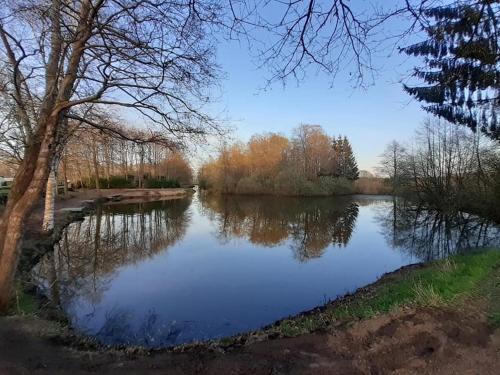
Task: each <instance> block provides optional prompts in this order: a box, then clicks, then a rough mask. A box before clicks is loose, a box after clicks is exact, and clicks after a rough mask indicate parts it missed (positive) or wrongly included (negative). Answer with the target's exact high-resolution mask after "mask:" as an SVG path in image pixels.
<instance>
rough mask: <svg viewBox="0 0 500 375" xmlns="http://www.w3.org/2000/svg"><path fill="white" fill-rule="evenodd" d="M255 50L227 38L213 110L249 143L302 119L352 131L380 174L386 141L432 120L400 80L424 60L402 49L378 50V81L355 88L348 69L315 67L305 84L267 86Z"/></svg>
mask: <svg viewBox="0 0 500 375" xmlns="http://www.w3.org/2000/svg"><path fill="white" fill-rule="evenodd" d="M387 27H388V28H389V29H391V30H396V29H401V28H402V27H403V28H404V27H406V24H405V20H402V19H399V20H398V19H394V20H393V21H391V23H390V24H388V26H387ZM419 38H422V35H418V34H417V35H416V36H413V37H412V39H413V41H415V40H418V39H419ZM403 43H406V44H408V43H410V42H409V41H408V40H407V41H405V42H403ZM252 54H253V51H252V52H251V51H249V49H248V46H246V45H245V44H244V43H239V42H228V41H225V42H223V43H222V44H221V45H219V47H218V51H217V61H218V63H219V64H220V66H221V69H222V71H223V72H224V73H225V75H226V77H225V79H224V80H223V81H222V82H221V87H222V94H221V95H220V97H219V98H218V99H217V101H216V103H215V105H214V106H213V109H214V110H215V111H216V112H218V111H220V112H222V113H223V114H224V116H225V117H226V118H227V119H228V120H229V124H230V125H231V126H232V127H233V128H234V129H235V131H234V133H233V134H232V137H233V138H235V139H239V140H241V141H247V140H248V139H249V138H250V137H251V136H252V135H254V134H259V133H265V132H277V133H282V134H284V135H286V136H290V135H291V133H292V129H293V128H295V127H297V126H298V125H300V124H314V125H321V126H322V127H323V128H324V130H325V131H326V132H327V133H328V134H329V135H331V136H338V135H345V136H347V137H348V138H349V140H350V141H351V144H352V146H353V149H354V152H355V154H356V157H357V160H358V165H359V168H360V169H361V170H369V171H372V172H373V171H374V170H375V167H376V166H377V165H378V163H379V158H378V156H379V155H380V154H381V153H382V152H383V150H384V148H385V146H386V144H388V143H389V142H390V141H392V140H394V139H396V140H399V141H403V142H404V141H406V140H408V139H409V138H411V136H412V134H413V133H414V131H415V129H416V128H417V127H418V126H419V124H421V123H422V121H423V120H424V118H425V117H426V113H425V111H423V110H422V109H421V105H420V103H418V102H416V101H415V100H413V99H411V98H410V97H409V95H408V94H406V93H405V92H404V91H403V86H402V83H401V80H403V79H406V78H407V77H408V76H409V72H410V70H411V68H413V67H414V66H415V65H418V63H419V61H417V60H415V59H413V58H408V57H407V56H404V55H400V54H398V53H397V52H394V53H389V52H387V51H384V50H382V51H377V52H376V53H375V55H374V58H373V64H374V66H375V67H376V68H377V70H376V73H375V79H374V81H373V85H371V86H369V87H367V88H354V82H353V81H352V80H350V79H349V73H348V69H345V70H341V71H340V72H339V73H338V75H337V76H336V78H335V80H334V81H333V83H332V77H331V76H328V75H327V74H326V73H317V69H314V68H311V69H310V70H309V71H307V76H306V78H305V79H303V80H301V81H300V82H298V83H297V82H296V81H293V80H291V81H288V82H287V84H286V86H284V87H283V85H282V84H281V83H279V82H278V83H275V84H273V85H272V86H270V87H268V88H266V89H265V90H263V89H262V88H263V87H264V86H265V84H266V78H269V77H270V72H269V71H266V69H265V68H262V69H259V68H258V67H257V65H258V64H257V63H258V62H257V63H256V61H255V59H253V57H254V56H253V55H252Z"/></svg>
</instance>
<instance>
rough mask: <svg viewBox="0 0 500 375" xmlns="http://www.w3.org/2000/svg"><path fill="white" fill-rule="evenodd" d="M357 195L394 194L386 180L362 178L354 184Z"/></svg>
mask: <svg viewBox="0 0 500 375" xmlns="http://www.w3.org/2000/svg"><path fill="white" fill-rule="evenodd" d="M354 191H355V193H356V194H371V195H377V194H378V195H386V194H392V187H391V186H390V184H389V183H388V181H387V180H386V179H383V178H377V177H361V178H360V179H358V180H357V181H356V182H355V183H354Z"/></svg>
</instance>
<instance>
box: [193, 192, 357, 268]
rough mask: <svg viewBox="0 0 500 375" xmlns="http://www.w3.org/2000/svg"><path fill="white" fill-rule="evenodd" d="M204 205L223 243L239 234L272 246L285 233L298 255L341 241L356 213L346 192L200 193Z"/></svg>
mask: <svg viewBox="0 0 500 375" xmlns="http://www.w3.org/2000/svg"><path fill="white" fill-rule="evenodd" d="M201 203H202V207H203V211H204V213H205V214H206V215H208V216H209V217H210V220H211V221H213V222H214V223H216V227H217V231H216V232H217V234H216V235H217V238H219V239H220V240H221V241H222V242H223V243H226V242H227V241H229V240H231V239H233V238H234V237H242V238H245V239H247V240H248V241H250V242H251V243H253V244H256V245H262V246H266V247H274V246H278V245H280V244H282V243H283V242H284V241H285V240H288V239H290V240H291V241H290V242H291V244H290V247H291V248H292V250H293V253H294V256H295V258H296V259H298V260H300V261H306V260H308V259H311V258H317V257H320V256H321V255H322V254H323V253H324V251H325V250H326V249H327V247H328V246H330V245H334V246H338V247H342V246H346V245H347V244H348V242H349V240H350V238H351V235H352V231H353V229H354V226H355V224H356V218H357V217H358V212H359V209H358V204H357V203H356V202H354V201H353V200H352V199H351V198H335V199H334V198H307V199H304V198H295V197H282V198H279V199H277V198H276V197H270V196H264V197H259V198H258V199H256V198H255V197H245V196H243V197H241V196H223V197H220V196H216V195H210V194H206V195H202V197H201Z"/></svg>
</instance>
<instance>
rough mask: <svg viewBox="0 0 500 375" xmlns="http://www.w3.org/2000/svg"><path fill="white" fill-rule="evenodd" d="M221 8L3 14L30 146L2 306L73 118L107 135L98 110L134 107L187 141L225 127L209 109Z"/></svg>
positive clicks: (85, 8)
mask: <svg viewBox="0 0 500 375" xmlns="http://www.w3.org/2000/svg"><path fill="white" fill-rule="evenodd" d="M216 10H217V4H216V3H215V2H211V1H204V2H201V3H198V2H191V1H189V2H183V1H181V2H174V1H148V2H145V1H127V2H122V1H118V0H116V1H113V0H78V1H73V2H65V1H61V0H51V1H39V0H25V1H12V0H11V1H8V2H7V4H5V6H4V7H2V9H1V10H0V12H1V13H0V40H1V42H2V45H3V48H2V49H1V51H0V58H1V62H2V67H5V68H4V69H3V70H2V72H5V73H6V74H5V85H4V86H3V88H2V90H3V92H5V93H6V95H7V96H8V97H10V98H11V100H12V101H13V103H14V106H13V108H14V111H13V116H16V120H17V121H18V123H19V124H21V125H22V130H23V131H24V132H25V133H26V134H27V135H28V136H27V137H26V139H27V140H28V142H27V145H26V147H25V153H24V155H23V159H22V162H21V164H20V166H19V169H18V172H17V175H16V178H15V182H14V185H13V187H12V190H11V194H10V197H9V200H8V203H7V206H6V208H5V211H4V213H3V215H2V219H1V221H0V309H5V308H6V306H7V305H8V303H9V300H10V287H11V283H12V280H13V276H14V273H15V270H16V266H17V262H18V258H19V246H18V245H19V240H20V238H21V235H22V230H21V229H22V224H23V222H24V221H25V219H26V217H27V216H28V215H29V214H30V212H31V211H32V210H33V208H34V206H35V204H36V202H37V201H38V199H39V198H40V195H41V194H42V192H43V189H44V188H45V185H46V181H47V177H48V175H49V172H50V167H51V165H52V162H53V159H54V156H55V149H56V148H57V140H58V138H59V134H60V133H61V132H64V124H65V122H64V119H65V118H68V119H74V120H78V121H82V122H84V123H86V124H87V125H89V126H92V127H95V128H98V129H101V130H103V131H107V130H109V129H108V127H107V126H106V125H103V124H100V123H98V122H96V121H94V119H92V118H91V117H90V118H89V117H86V116H85V108H86V107H87V106H88V105H94V106H97V107H98V106H100V105H107V106H114V107H122V108H123V107H126V108H131V109H134V110H136V111H138V112H139V113H140V114H141V115H142V116H143V117H144V118H146V119H148V121H149V123H150V124H155V125H157V126H161V127H162V128H163V129H164V130H166V131H168V132H170V133H171V134H174V135H175V136H177V137H178V138H181V139H182V138H183V137H185V136H187V135H189V136H200V135H202V134H204V133H206V132H207V131H210V130H215V131H217V130H219V127H218V125H217V123H216V122H215V121H214V119H213V118H211V117H210V116H208V115H206V114H205V113H204V112H203V111H202V106H203V104H205V103H206V102H207V100H208V95H207V92H206V90H205V88H206V87H208V86H210V84H212V83H213V82H214V80H215V79H216V78H217V69H216V65H215V64H214V62H213V46H212V39H210V38H207V37H206V36H207V34H208V33H209V32H210V30H208V26H209V25H212V24H215V23H217V18H216V17H217V12H216ZM111 131H114V130H111Z"/></svg>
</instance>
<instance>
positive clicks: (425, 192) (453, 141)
mask: <svg viewBox="0 0 500 375" xmlns="http://www.w3.org/2000/svg"><path fill="white" fill-rule="evenodd" d="M380 172H381V173H382V174H384V175H385V176H387V177H388V182H389V184H390V186H391V189H392V191H393V193H395V194H398V195H402V196H406V197H411V198H416V199H417V200H418V201H420V202H422V203H425V204H427V205H430V206H433V207H436V208H440V209H445V210H449V209H462V210H467V211H470V212H475V213H479V214H482V215H486V216H489V217H493V218H495V219H497V220H499V219H500V210H498V207H500V149H499V147H498V144H497V143H495V142H494V141H490V140H488V139H486V138H485V137H484V136H483V137H481V135H480V134H479V133H473V132H472V131H470V130H468V129H465V128H459V127H457V126H456V125H454V124H451V123H449V122H446V121H442V120H437V119H433V120H427V121H426V122H425V123H424V124H423V126H422V127H421V128H420V129H419V130H418V131H417V133H416V134H415V137H414V138H413V141H412V142H411V143H407V144H402V143H399V142H396V141H393V142H392V143H390V144H389V145H388V146H387V148H386V150H385V152H384V154H383V155H382V163H381V166H380Z"/></svg>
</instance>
